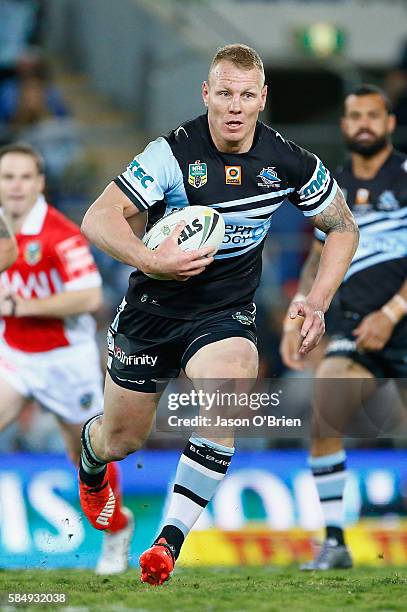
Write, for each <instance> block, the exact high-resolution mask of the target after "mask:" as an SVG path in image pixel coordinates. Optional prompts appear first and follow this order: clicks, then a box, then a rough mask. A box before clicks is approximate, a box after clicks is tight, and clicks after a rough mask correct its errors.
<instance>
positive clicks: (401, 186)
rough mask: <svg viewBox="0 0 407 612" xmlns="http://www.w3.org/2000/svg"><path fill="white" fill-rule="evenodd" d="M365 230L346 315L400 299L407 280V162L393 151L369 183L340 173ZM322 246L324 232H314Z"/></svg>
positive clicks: (348, 285) (342, 298)
mask: <svg viewBox="0 0 407 612" xmlns="http://www.w3.org/2000/svg"><path fill="white" fill-rule="evenodd" d="M336 180H337V181H338V184H339V186H340V187H341V189H342V191H343V192H344V195H345V198H346V200H347V203H348V205H349V208H350V209H351V210H352V212H353V214H354V216H355V219H356V221H357V224H358V226H359V230H360V241H359V246H358V249H357V251H356V253H355V255H354V257H353V260H352V263H351V265H350V268H349V270H348V272H347V274H346V276H345V278H344V282H343V283H342V285H341V287H340V289H339V302H340V305H341V308H342V309H343V310H349V311H352V312H357V313H359V314H361V315H362V316H365V315H366V314H368V313H369V312H373V311H375V310H378V309H379V308H381V307H382V306H383V304H385V303H386V302H388V301H389V300H390V298H391V297H392V296H393V295H394V294H395V293H397V291H398V290H399V289H400V287H401V285H402V284H403V283H404V281H405V280H406V278H407V157H406V156H405V155H404V154H402V153H399V152H398V151H394V152H393V153H392V154H391V155H390V156H389V157H388V158H387V160H386V162H385V163H384V164H383V166H382V167H381V168H380V170H379V172H378V173H377V175H376V176H375V177H374V178H373V179H370V180H364V179H358V178H356V177H355V176H354V175H353V173H352V165H351V162H350V160H349V161H348V162H347V163H346V164H345V165H344V166H343V167H341V168H339V169H338V171H337V173H336ZM315 235H316V237H317V238H318V239H319V240H323V239H324V236H325V235H324V234H323V232H320V231H319V230H316V231H315Z"/></svg>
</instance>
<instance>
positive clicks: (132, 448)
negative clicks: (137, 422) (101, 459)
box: [104, 436, 144, 461]
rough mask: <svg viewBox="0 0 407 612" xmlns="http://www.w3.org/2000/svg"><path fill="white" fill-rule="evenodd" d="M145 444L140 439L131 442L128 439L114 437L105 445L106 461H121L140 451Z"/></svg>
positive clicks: (133, 439)
mask: <svg viewBox="0 0 407 612" xmlns="http://www.w3.org/2000/svg"><path fill="white" fill-rule="evenodd" d="M143 444H144V439H141V438H140V437H136V438H132V439H131V440H129V439H128V438H127V437H120V436H112V437H111V438H110V439H109V440H107V441H106V443H105V451H104V455H105V459H106V460H107V461H121V460H122V459H125V458H126V457H127V456H128V455H131V454H132V453H135V452H136V451H138V450H140V448H142V446H143Z"/></svg>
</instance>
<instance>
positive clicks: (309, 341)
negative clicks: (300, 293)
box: [288, 301, 325, 355]
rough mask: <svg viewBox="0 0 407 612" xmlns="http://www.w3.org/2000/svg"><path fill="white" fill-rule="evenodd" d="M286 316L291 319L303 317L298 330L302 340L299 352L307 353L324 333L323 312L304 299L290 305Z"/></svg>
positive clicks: (301, 353)
mask: <svg viewBox="0 0 407 612" xmlns="http://www.w3.org/2000/svg"><path fill="white" fill-rule="evenodd" d="M288 316H289V318H290V319H292V320H294V319H296V318H297V317H304V322H303V324H302V327H301V330H300V334H301V337H302V342H301V346H300V349H299V354H300V355H307V353H309V352H310V351H312V349H313V348H315V347H316V346H317V344H318V343H319V341H320V340H321V338H322V336H323V335H324V333H325V320H324V313H323V311H322V310H320V309H319V308H318V307H316V306H314V305H312V304H308V303H307V302H305V301H298V302H293V303H292V304H291V305H290V308H289V312H288Z"/></svg>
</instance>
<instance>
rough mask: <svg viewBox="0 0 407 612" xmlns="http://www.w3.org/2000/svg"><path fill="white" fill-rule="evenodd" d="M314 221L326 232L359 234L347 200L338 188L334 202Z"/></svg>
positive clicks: (313, 218)
mask: <svg viewBox="0 0 407 612" xmlns="http://www.w3.org/2000/svg"><path fill="white" fill-rule="evenodd" d="M312 222H313V224H314V225H315V227H317V228H318V229H320V230H322V231H323V232H325V233H326V234H328V233H329V232H351V233H355V234H359V229H358V226H357V224H356V222H355V219H354V218H353V215H352V213H351V211H350V210H349V208H348V205H347V204H346V202H345V198H344V197H343V194H342V191H341V190H340V189H338V191H337V192H336V194H335V197H334V199H333V200H332V202H331V203H330V204H329V206H327V207H326V208H325V210H323V211H322V213H320V214H319V215H315V216H314V217H312Z"/></svg>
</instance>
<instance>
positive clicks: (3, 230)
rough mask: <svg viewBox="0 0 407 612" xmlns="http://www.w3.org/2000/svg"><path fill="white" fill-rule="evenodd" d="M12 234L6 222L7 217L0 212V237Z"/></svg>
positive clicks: (8, 236)
mask: <svg viewBox="0 0 407 612" xmlns="http://www.w3.org/2000/svg"><path fill="white" fill-rule="evenodd" d="M12 235H13V234H12V232H11V230H10V228H9V226H8V224H7V223H6V220H5V218H4V217H3V215H2V214H1V213H0V238H11V237H12Z"/></svg>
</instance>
